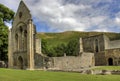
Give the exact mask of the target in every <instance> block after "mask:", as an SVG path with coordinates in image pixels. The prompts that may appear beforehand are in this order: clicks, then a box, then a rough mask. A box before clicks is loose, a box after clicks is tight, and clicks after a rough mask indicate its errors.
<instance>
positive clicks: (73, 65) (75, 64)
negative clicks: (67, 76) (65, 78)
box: [48, 53, 94, 71]
mask: <svg viewBox="0 0 120 81" xmlns="http://www.w3.org/2000/svg"><path fill="white" fill-rule="evenodd" d="M51 59H52V60H51V61H50V62H48V63H49V69H53V70H63V71H79V70H81V69H83V68H88V67H92V66H94V54H93V53H83V54H82V55H81V56H65V57H52V58H51Z"/></svg>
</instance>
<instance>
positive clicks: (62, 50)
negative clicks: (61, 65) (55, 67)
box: [54, 44, 66, 56]
mask: <svg viewBox="0 0 120 81" xmlns="http://www.w3.org/2000/svg"><path fill="white" fill-rule="evenodd" d="M54 50H55V53H56V55H57V56H63V55H64V53H65V51H66V46H65V44H60V45H58V46H57V47H55V48H54Z"/></svg>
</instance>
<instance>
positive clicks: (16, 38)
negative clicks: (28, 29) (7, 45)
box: [15, 34, 19, 51]
mask: <svg viewBox="0 0 120 81" xmlns="http://www.w3.org/2000/svg"><path fill="white" fill-rule="evenodd" d="M15 41H16V43H15V44H16V51H18V49H19V39H18V34H16V35H15Z"/></svg>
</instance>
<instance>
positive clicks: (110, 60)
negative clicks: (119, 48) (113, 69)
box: [108, 58, 113, 66]
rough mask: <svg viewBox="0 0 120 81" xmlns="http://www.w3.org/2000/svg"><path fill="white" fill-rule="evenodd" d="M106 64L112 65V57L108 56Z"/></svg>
mask: <svg viewBox="0 0 120 81" xmlns="http://www.w3.org/2000/svg"><path fill="white" fill-rule="evenodd" d="M108 65H110V66H112V65H113V59H112V58H109V59H108Z"/></svg>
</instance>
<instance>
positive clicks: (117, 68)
mask: <svg viewBox="0 0 120 81" xmlns="http://www.w3.org/2000/svg"><path fill="white" fill-rule="evenodd" d="M93 69H94V70H120V66H97V67H95V68H93Z"/></svg>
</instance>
